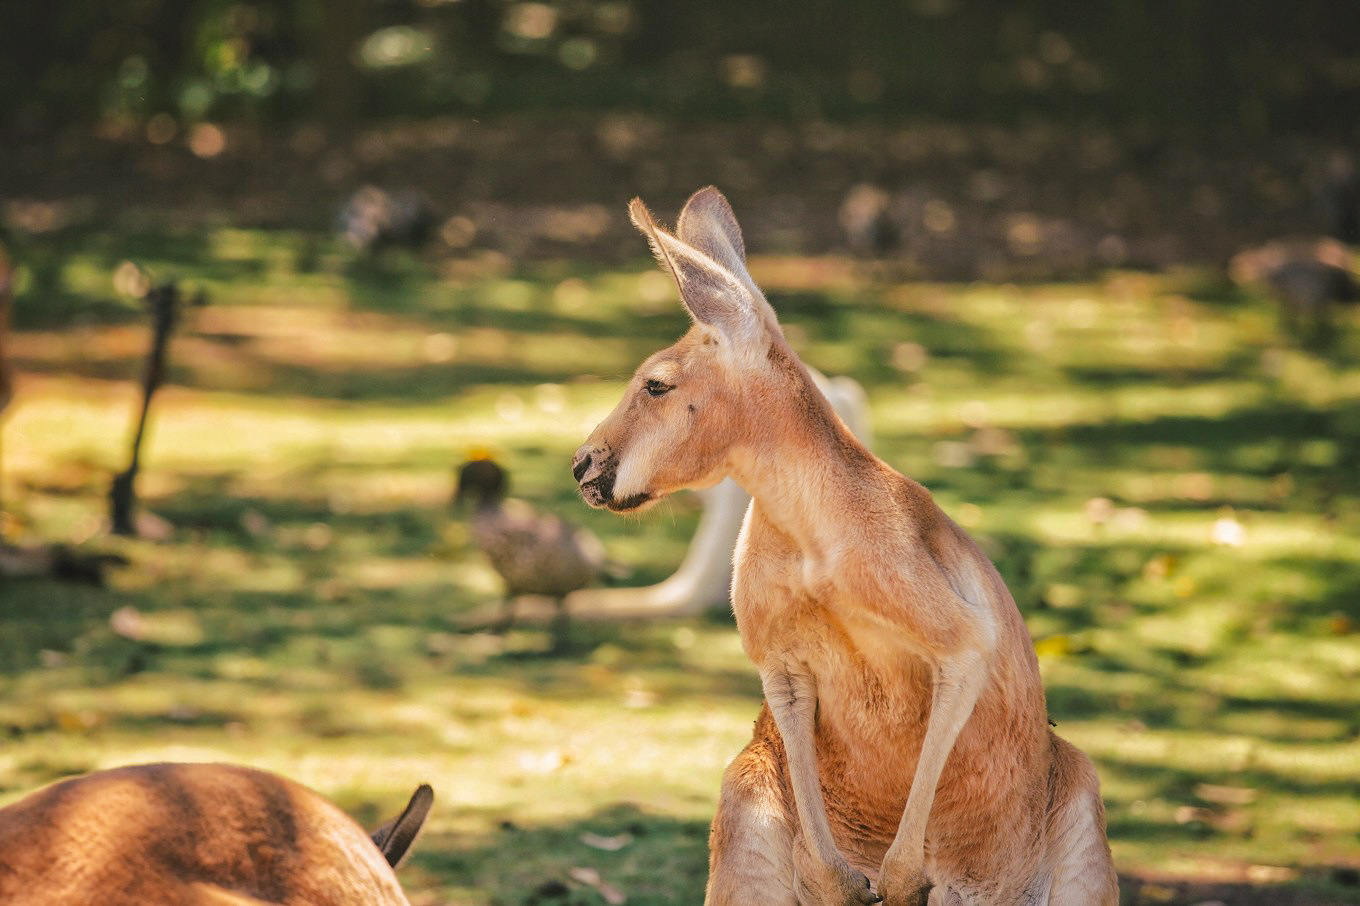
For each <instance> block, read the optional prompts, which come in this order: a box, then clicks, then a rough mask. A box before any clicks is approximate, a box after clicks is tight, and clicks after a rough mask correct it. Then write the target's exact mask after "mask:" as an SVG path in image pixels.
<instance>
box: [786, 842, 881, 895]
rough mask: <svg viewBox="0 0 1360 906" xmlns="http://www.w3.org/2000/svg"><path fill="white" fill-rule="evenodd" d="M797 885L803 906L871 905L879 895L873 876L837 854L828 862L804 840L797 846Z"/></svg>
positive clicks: (795, 881)
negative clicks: (810, 848) (872, 884)
mask: <svg viewBox="0 0 1360 906" xmlns="http://www.w3.org/2000/svg"><path fill="white" fill-rule="evenodd" d="M794 852H795V856H794V866H793V874H794V888H795V890H796V891H797V894H798V902H799V903H800V904H803V906H870V904H873V903H877V902H879V899H880V898H879V896H878V895H877V894H875V893H874V891H873V889H872V888H871V887H870V886H869V879H868V878H867V877H865V875H864V874H863V873H862V872H859V871H856V870H855V869H854V868H852V867H850V863H848V862H846V861H845V859H844V858H841V857H840V856H837V858H836V860H835V862H834V863H833V864H831V865H827V864H826V863H825V862H824V861H822V860H821V859H819V858H817V857H816V856H814V855H813V854H812V853H811V852H809V851H808V849H807V847H806V846H804V845H803V844H802V843H801V842H800V843H799V845H798V846H796V847H795V849H794Z"/></svg>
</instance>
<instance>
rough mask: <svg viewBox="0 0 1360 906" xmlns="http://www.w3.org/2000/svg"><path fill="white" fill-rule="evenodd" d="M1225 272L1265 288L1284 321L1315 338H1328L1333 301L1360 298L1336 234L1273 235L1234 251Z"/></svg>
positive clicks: (1246, 283)
mask: <svg viewBox="0 0 1360 906" xmlns="http://www.w3.org/2000/svg"><path fill="white" fill-rule="evenodd" d="M1228 275H1229V276H1230V277H1232V279H1233V281H1234V282H1235V283H1237V284H1238V285H1240V286H1243V287H1250V288H1261V287H1263V288H1266V289H1269V290H1270V291H1271V292H1272V293H1274V294H1275V296H1276V298H1277V299H1278V300H1279V302H1280V310H1281V314H1282V316H1283V318H1284V321H1285V324H1286V326H1287V327H1288V328H1289V329H1290V330H1291V331H1293V332H1295V333H1298V334H1300V335H1302V336H1305V337H1306V338H1307V339H1309V340H1311V341H1313V342H1315V343H1325V342H1327V341H1328V340H1329V339H1330V338H1331V331H1332V309H1333V307H1334V305H1335V304H1336V303H1346V302H1355V301H1357V300H1360V283H1358V282H1357V280H1356V275H1355V272H1354V270H1353V269H1352V266H1351V260H1350V251H1349V250H1348V249H1347V248H1346V246H1344V245H1343V244H1341V243H1340V242H1337V241H1336V240H1335V239H1276V240H1274V241H1272V242H1267V243H1266V244H1265V245H1262V246H1259V247H1257V248H1252V249H1247V250H1246V251H1243V252H1239V253H1238V254H1236V255H1234V256H1233V259H1232V261H1230V262H1229V264H1228Z"/></svg>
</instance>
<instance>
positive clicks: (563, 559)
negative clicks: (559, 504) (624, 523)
mask: <svg viewBox="0 0 1360 906" xmlns="http://www.w3.org/2000/svg"><path fill="white" fill-rule="evenodd" d="M507 484H508V479H507V476H506V473H505V470H504V469H502V468H501V467H500V466H499V465H497V464H496V463H494V462H492V461H491V460H489V459H474V460H471V461H469V462H467V463H465V464H464V465H463V466H462V467H461V468H460V469H459V471H458V489H457V491H456V492H455V494H454V502H455V504H458V503H462V502H464V501H467V502H470V503H471V504H472V507H473V511H472V518H471V519H470V520H469V529H470V533H471V535H472V540H473V543H474V544H475V545H476V546H477V549H478V550H480V551H481V552H482V554H483V555H484V556H485V557H486V559H487V561H488V562H490V564H491V568H492V569H494V570H495V571H496V572H497V573H499V574H500V576H501V579H502V580H504V582H505V605H504V621H505V622H506V623H507V624H508V623H509V622H510V620H511V619H512V617H513V610H512V608H513V602H514V600H515V598H517V597H519V596H521V595H544V596H546V597H549V598H552V599H553V600H554V601H555V602H556V603H557V613H558V617H557V623H556V634H557V637H558V641H559V642H560V641H561V639H562V634H563V633H564V632H565V628H566V602H565V598H566V596H567V595H569V594H571V593H572V592H574V591H579V590H580V589H582V588H585V587H586V586H588V585H591V584H592V583H594V582H595V581H596V580H597V579H598V578H599V576H600V574H601V573H602V572H603V571H604V568H605V550H604V545H603V544H601V543H600V539H599V538H597V537H595V535H594V534H592V533H591V532H590V531H588V530H587V529H584V528H581V527H580V526H577V525H572V524H571V523H570V522H567V521H566V520H564V519H561V518H559V517H558V516H555V515H553V514H552V513H543V512H540V511H538V510H537V509H535V508H534V507H533V506H531V505H530V504H528V503H525V502H524V501H523V500H514V499H508V498H507V497H506V490H507Z"/></svg>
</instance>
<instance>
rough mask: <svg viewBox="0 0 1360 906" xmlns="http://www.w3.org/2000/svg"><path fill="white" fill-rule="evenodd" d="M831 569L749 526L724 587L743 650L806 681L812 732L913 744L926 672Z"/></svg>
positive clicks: (900, 637)
mask: <svg viewBox="0 0 1360 906" xmlns="http://www.w3.org/2000/svg"><path fill="white" fill-rule="evenodd" d="M833 570H834V565H833V564H832V563H829V562H826V561H819V560H818V558H816V557H813V556H810V555H808V554H807V553H805V552H803V551H800V550H799V549H798V548H797V547H796V546H795V545H793V544H792V543H790V542H789V539H787V537H785V536H781V535H779V534H778V533H774V532H764V531H761V528H760V526H759V525H755V526H753V525H751V524H750V520H749V519H748V525H747V526H746V528H745V529H744V530H743V538H742V540H741V542H740V543H739V546H738V555H737V560H736V572H735V575H734V580H733V587H732V604H733V611H734V612H735V614H736V618H737V628H738V631H739V632H740V633H741V639H742V646H743V647H744V648H745V650H746V653H747V655H748V656H749V657H750V658H751V660H752V661H753V662H754V663H755V664H756V666H757V667H762V668H763V667H764V666H765V665H766V664H767V662H769V661H770V660H771V659H791V660H793V661H796V662H797V663H799V664H801V665H803V666H805V667H806V668H807V669H808V670H809V671H810V672H811V673H812V675H813V676H814V677H815V678H816V680H817V700H818V725H819V729H821V730H825V731H826V732H830V733H832V734H839V733H848V734H859V733H869V732H872V733H875V734H883V733H885V732H886V733H889V734H890V735H893V736H898V735H906V736H911V735H914V734H915V732H916V731H917V729H918V728H923V727H924V725H925V719H926V717H927V715H928V712H929V702H930V691H931V686H932V680H931V670H930V667H929V664H928V663H927V662H926V660H925V659H924V658H923V657H922V656H921V655H922V652H921V651H920V650H919V648H918V646H917V645H916V643H915V641H914V640H913V639H912V638H910V637H909V636H908V635H906V634H904V633H903V632H902V629H901V627H900V626H899V625H894V624H893V623H891V622H889V621H887V620H885V619H883V618H882V617H881V616H878V614H881V613H882V609H881V608H877V607H867V606H863V602H857V601H854V600H848V599H846V598H845V597H844V594H845V593H844V592H843V591H842V590H841V586H840V584H839V583H837V582H836V581H834V578H835V577H834V575H833V574H832V571H833ZM880 738H881V736H880Z"/></svg>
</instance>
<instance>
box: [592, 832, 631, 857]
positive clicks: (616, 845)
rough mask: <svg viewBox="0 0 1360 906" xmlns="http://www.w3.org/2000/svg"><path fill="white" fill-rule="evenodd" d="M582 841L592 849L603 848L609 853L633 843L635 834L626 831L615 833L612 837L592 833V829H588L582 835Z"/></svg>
mask: <svg viewBox="0 0 1360 906" xmlns="http://www.w3.org/2000/svg"><path fill="white" fill-rule="evenodd" d="M581 842H582V843H584V844H585V845H586V846H589V847H591V848H592V849H601V850H604V851H605V852H607V853H614V852H618V851H619V850H621V849H623V848H624V847H625V846H627V845H628V844H629V843H632V842H633V835H632V834H628V833H624V834H615V835H614V836H612V837H602V836H600V835H599V834H592V833H591V832H590V831H586V832H585V833H584V834H582V835H581Z"/></svg>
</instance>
